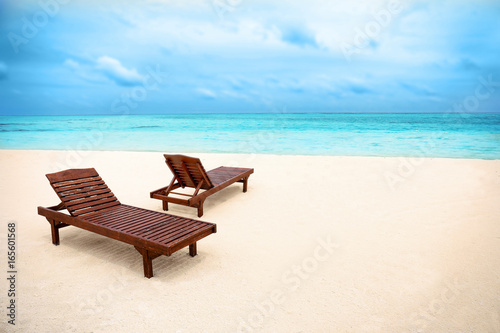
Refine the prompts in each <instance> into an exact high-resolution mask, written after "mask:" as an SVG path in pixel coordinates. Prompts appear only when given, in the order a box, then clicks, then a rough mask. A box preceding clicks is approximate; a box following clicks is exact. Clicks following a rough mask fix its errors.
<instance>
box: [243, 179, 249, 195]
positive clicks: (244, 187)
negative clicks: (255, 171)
mask: <svg viewBox="0 0 500 333" xmlns="http://www.w3.org/2000/svg"><path fill="white" fill-rule="evenodd" d="M247 185H248V177H246V178H244V179H243V192H246V191H247Z"/></svg>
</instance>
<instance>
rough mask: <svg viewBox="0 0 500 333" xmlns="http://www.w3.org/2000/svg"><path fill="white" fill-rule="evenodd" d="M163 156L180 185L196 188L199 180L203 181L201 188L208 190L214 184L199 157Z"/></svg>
mask: <svg viewBox="0 0 500 333" xmlns="http://www.w3.org/2000/svg"><path fill="white" fill-rule="evenodd" d="M163 156H165V163H167V165H168V167H169V168H170V170H171V171H172V173H173V174H174V176H175V177H177V180H178V181H179V183H180V184H181V186H182V187H186V186H187V187H193V188H196V187H198V185H199V183H200V182H201V181H203V184H202V186H201V188H202V189H205V190H208V189H210V188H212V187H213V186H214V185H213V184H212V181H211V180H210V178H209V177H208V175H207V172H206V171H205V168H204V167H203V165H202V164H201V161H200V159H199V158H195V157H189V156H184V155H168V154H164V155H163Z"/></svg>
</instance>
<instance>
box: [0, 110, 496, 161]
mask: <svg viewBox="0 0 500 333" xmlns="http://www.w3.org/2000/svg"><path fill="white" fill-rule="evenodd" d="M0 149H42V150H49V149H50V150H128V151H158V152H164V153H198V152H209V153H210V152H213V153H251V154H253V153H258V154H290V155H344V156H425V157H449V158H481V159H500V114H458V113H450V114H204V115H200V114H186V115H180V114H173V115H114V116H1V117H0Z"/></svg>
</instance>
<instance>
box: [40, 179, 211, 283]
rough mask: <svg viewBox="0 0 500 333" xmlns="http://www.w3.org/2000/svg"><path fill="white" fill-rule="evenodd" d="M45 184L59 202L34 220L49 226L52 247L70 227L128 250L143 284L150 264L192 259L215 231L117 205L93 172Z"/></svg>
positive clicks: (199, 223) (149, 274) (196, 223)
mask: <svg viewBox="0 0 500 333" xmlns="http://www.w3.org/2000/svg"><path fill="white" fill-rule="evenodd" d="M47 178H48V179H49V181H50V184H51V185H52V187H53V188H54V190H55V191H56V193H57V195H58V196H59V198H60V199H61V201H62V202H61V203H60V204H59V205H58V206H54V207H48V208H45V207H38V214H39V215H42V216H44V217H46V218H47V220H48V221H49V223H50V226H51V231H52V243H53V244H54V245H59V229H60V228H63V227H67V226H70V225H73V226H76V227H79V228H82V229H85V230H88V231H92V232H95V233H97V234H100V235H103V236H106V237H109V238H113V239H116V240H119V241H122V242H125V243H128V244H131V245H133V246H134V247H135V248H136V250H137V251H139V253H141V255H142V258H143V264H144V276H146V277H147V278H150V277H152V276H153V265H152V260H153V259H155V258H157V257H158V256H160V255H166V256H170V255H171V254H172V253H174V252H176V251H178V250H180V249H182V248H184V247H186V246H189V254H190V255H191V256H195V255H196V253H197V249H196V242H197V241H198V240H200V239H202V238H204V237H206V236H208V235H210V234H212V233H215V232H216V231H217V229H216V225H215V224H213V223H208V222H202V221H197V220H193V219H189V218H184V217H178V216H174V215H170V214H165V213H160V212H156V211H151V210H147V209H143V208H138V207H133V206H129V205H124V204H121V203H120V202H119V201H118V199H117V198H116V197H115V196H114V194H113V193H112V192H111V190H110V189H109V188H108V186H107V185H106V184H105V183H104V181H103V180H102V179H101V177H99V175H98V173H97V172H96V171H95V169H71V170H66V171H61V172H58V173H53V174H48V175H47ZM62 209H67V210H68V212H69V213H70V215H68V214H64V213H62V212H60V210H62Z"/></svg>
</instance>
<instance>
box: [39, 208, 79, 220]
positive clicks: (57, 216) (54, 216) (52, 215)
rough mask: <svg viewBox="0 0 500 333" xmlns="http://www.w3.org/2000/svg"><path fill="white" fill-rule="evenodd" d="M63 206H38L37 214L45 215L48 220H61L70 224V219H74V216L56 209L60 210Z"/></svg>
mask: <svg viewBox="0 0 500 333" xmlns="http://www.w3.org/2000/svg"><path fill="white" fill-rule="evenodd" d="M63 208H64V207H63ZM63 208H61V207H60V205H57V206H52V207H42V206H38V215H42V216H45V217H46V218H47V219H50V220H56V221H58V222H63V223H66V224H72V223H71V221H72V220H74V217H72V216H70V215H68V214H64V213H61V212H58V210H61V209H63Z"/></svg>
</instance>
